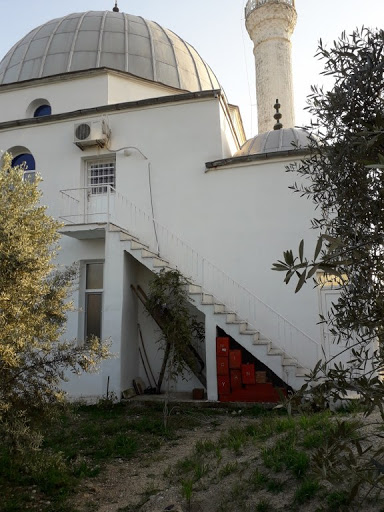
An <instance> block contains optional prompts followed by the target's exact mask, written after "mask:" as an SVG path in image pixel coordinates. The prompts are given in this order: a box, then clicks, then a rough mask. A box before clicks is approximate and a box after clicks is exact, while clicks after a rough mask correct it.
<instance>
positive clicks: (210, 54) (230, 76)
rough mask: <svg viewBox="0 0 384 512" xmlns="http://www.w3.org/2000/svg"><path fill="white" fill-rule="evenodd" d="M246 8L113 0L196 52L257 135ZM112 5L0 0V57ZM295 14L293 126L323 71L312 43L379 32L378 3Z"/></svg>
mask: <svg viewBox="0 0 384 512" xmlns="http://www.w3.org/2000/svg"><path fill="white" fill-rule="evenodd" d="M245 4H246V0H192V1H188V0H118V5H119V8H120V10H121V11H124V12H128V13H130V14H135V15H139V16H143V17H144V18H147V19H150V20H154V21H157V22H158V23H160V24H161V25H162V26H164V27H166V28H169V29H171V30H173V31H174V32H176V33H177V34H178V35H179V36H180V37H182V38H183V39H185V40H186V41H188V42H189V43H190V44H192V45H193V46H194V47H195V48H196V50H197V51H198V52H199V53H200V55H201V56H202V57H203V59H204V60H206V61H207V62H208V64H209V65H210V66H211V68H212V69H213V71H214V72H215V73H216V76H217V78H218V80H219V81H220V83H221V85H222V86H223V88H224V90H225V92H226V94H227V98H228V101H229V102H230V103H234V104H237V105H239V106H240V109H241V113H242V116H243V121H244V124H245V128H246V131H247V134H248V136H251V135H254V134H255V133H256V131H257V118H256V109H255V101H256V99H255V85H254V82H255V77H254V75H255V72H254V61H253V53H252V43H251V41H250V40H249V37H248V34H247V32H246V30H245V27H244V6H245ZM113 6H114V0H0V8H1V11H0V12H1V13H2V15H1V18H0V56H1V58H2V57H3V56H4V55H5V54H6V52H7V51H8V50H9V49H10V48H11V46H12V45H13V44H14V43H16V42H17V41H18V40H19V39H21V38H22V37H23V36H24V35H26V34H27V33H28V32H29V31H30V30H32V29H33V28H35V27H37V26H38V25H41V24H42V23H45V22H46V21H48V20H50V19H53V18H58V17H61V16H64V15H66V14H69V13H71V12H83V11H88V10H107V9H108V10H110V9H112V7H113ZM296 9H297V12H298V22H297V26H296V30H295V33H294V35H293V38H292V43H293V73H294V75H293V76H294V87H295V106H296V124H297V125H303V124H305V123H307V122H308V120H309V117H308V114H307V113H305V112H304V110H303V109H304V107H305V104H306V100H305V98H306V96H307V95H308V94H309V93H310V85H311V84H320V83H321V77H320V76H319V73H320V71H321V69H322V66H321V63H319V62H318V61H316V59H314V57H313V56H314V54H315V52H316V47H317V42H318V40H319V38H320V37H321V38H322V39H323V41H324V42H329V43H331V42H332V41H333V40H334V39H335V38H337V37H338V36H339V35H340V34H341V32H342V31H343V30H346V31H347V32H350V31H352V30H353V29H354V28H355V27H361V26H362V25H365V26H367V27H381V28H383V25H384V0H364V1H362V0H296ZM272 115H273V113H272ZM0 119H1V112H0ZM283 122H284V120H283Z"/></svg>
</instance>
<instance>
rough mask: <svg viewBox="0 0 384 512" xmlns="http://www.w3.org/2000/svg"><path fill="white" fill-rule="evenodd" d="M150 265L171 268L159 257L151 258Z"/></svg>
mask: <svg viewBox="0 0 384 512" xmlns="http://www.w3.org/2000/svg"><path fill="white" fill-rule="evenodd" d="M152 265H153V266H154V267H155V268H171V267H170V265H169V263H168V261H165V260H162V259H161V258H156V257H155V258H153V259H152Z"/></svg>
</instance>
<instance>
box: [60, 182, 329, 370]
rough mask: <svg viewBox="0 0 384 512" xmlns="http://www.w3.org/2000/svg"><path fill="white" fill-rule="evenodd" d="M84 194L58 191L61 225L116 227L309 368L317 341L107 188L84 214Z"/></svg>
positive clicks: (316, 352)
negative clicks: (63, 223) (60, 203)
mask: <svg viewBox="0 0 384 512" xmlns="http://www.w3.org/2000/svg"><path fill="white" fill-rule="evenodd" d="M104 187H105V186H104ZM89 188H90V187H85V188H82V189H68V190H63V191H61V196H62V199H63V201H64V208H65V211H64V212H63V214H62V215H61V219H63V220H64V222H66V223H67V224H84V223H85V224H86V223H89V222H92V219H97V221H98V222H105V223H111V224H114V225H116V226H117V227H119V228H120V229H122V230H123V231H126V232H127V233H129V234H130V235H132V236H134V237H136V238H137V239H138V241H140V242H141V243H142V244H144V245H146V246H147V247H148V248H149V250H150V251H151V252H153V253H154V254H156V255H158V256H159V257H160V258H162V259H164V260H166V261H168V262H169V263H170V265H171V266H173V267H175V268H177V269H178V270H179V271H180V272H181V273H182V274H183V275H184V276H185V277H187V278H188V279H190V280H191V282H193V283H194V284H196V285H199V286H201V287H202V290H203V293H206V294H209V295H213V296H214V298H215V302H219V303H222V304H225V306H226V308H228V309H229V310H230V311H232V312H234V313H236V314H237V315H238V317H239V318H241V319H243V320H244V321H246V322H247V323H248V326H249V327H248V329H254V330H256V331H258V332H260V333H262V335H263V337H265V338H267V339H269V340H270V341H272V343H273V344H274V345H275V346H276V347H277V348H280V349H282V350H283V351H284V352H285V354H286V355H287V356H288V357H292V359H296V360H297V361H298V363H299V364H301V365H302V366H304V367H307V368H311V367H313V366H314V365H315V363H316V362H317V361H318V360H319V359H320V358H321V353H320V345H319V343H318V342H317V341H315V340H314V339H313V338H311V337H310V336H308V335H307V334H306V333H305V332H303V331H302V330H300V329H299V328H298V327H296V326H295V325H294V324H292V323H291V322H290V321H289V320H288V319H286V318H284V317H283V316H282V315H280V314H279V313H278V312H277V311H275V310H274V309H273V308H272V307H270V306H269V305H267V304H265V303H264V302H263V301H262V300H261V299H259V298H258V297H257V296H256V295H254V294H253V293H252V292H251V291H250V290H248V289H247V288H245V287H243V286H242V285H240V284H239V283H237V282H236V281H235V280H233V279H232V278H231V277H229V276H228V275H227V274H226V273H225V272H223V271H222V270H220V269H219V268H217V267H216V266H215V265H214V264H213V263H211V262H210V261H209V260H207V259H206V258H204V257H203V256H201V255H200V254H198V253H197V252H196V251H195V250H194V249H193V248H192V247H190V246H189V245H188V244H187V243H185V242H184V241H182V240H181V239H180V238H179V237H178V236H176V235H174V234H173V233H172V232H170V231H169V230H168V229H167V228H166V227H165V226H163V225H162V224H160V223H159V222H158V221H157V220H156V219H154V218H153V217H152V215H150V214H148V213H147V212H145V211H144V210H141V209H140V208H138V207H137V206H136V205H135V204H133V203H132V202H131V201H130V200H129V199H127V198H126V197H125V196H123V195H122V194H120V193H119V192H118V191H117V190H115V189H113V188H112V187H110V186H108V191H107V194H106V195H105V197H104V198H102V197H97V198H96V200H95V202H94V204H93V205H92V209H91V214H89V213H88V212H87V205H84V204H83V202H84V200H85V201H87V202H89V201H90V196H89V194H90V193H89ZM91 192H92V191H91ZM91 202H92V198H91ZM103 208H104V209H103ZM296 354H300V356H299V357H297V355H296Z"/></svg>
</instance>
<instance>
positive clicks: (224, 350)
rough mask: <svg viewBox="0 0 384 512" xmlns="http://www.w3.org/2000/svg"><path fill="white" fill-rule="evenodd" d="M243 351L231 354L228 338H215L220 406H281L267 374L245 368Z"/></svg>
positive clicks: (252, 367)
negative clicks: (255, 404) (257, 404)
mask: <svg viewBox="0 0 384 512" xmlns="http://www.w3.org/2000/svg"><path fill="white" fill-rule="evenodd" d="M242 355H243V354H242V350H238V349H237V350H231V349H230V339H229V337H217V338H216V359H217V388H218V393H219V400H220V401H221V402H278V401H279V399H280V397H279V394H278V392H277V391H276V389H275V388H274V387H273V385H272V384H271V383H270V382H267V372H266V371H255V365H254V364H253V363H246V364H243V357H242ZM282 392H283V393H285V390H282Z"/></svg>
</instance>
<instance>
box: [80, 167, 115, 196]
mask: <svg viewBox="0 0 384 512" xmlns="http://www.w3.org/2000/svg"><path fill="white" fill-rule="evenodd" d="M115 168H116V161H115V159H114V158H111V159H108V160H107V159H103V160H94V161H89V162H87V187H90V190H91V193H92V194H106V193H107V191H108V188H110V189H111V188H112V189H114V188H115V186H116V172H115Z"/></svg>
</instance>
